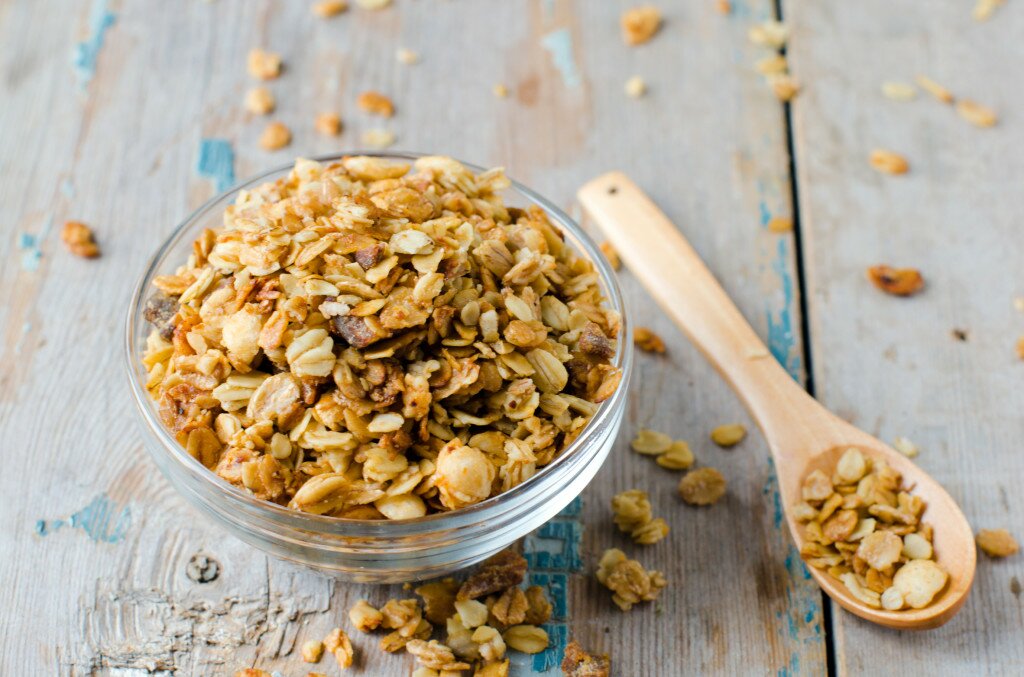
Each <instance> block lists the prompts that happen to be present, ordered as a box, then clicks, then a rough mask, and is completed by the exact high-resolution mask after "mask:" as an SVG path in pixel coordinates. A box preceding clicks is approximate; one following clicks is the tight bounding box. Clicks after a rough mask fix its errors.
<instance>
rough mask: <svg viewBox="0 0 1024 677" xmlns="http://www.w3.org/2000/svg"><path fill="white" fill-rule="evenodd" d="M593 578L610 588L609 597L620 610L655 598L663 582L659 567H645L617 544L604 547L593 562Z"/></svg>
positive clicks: (626, 609) (664, 584) (664, 582)
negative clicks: (612, 546)
mask: <svg viewBox="0 0 1024 677" xmlns="http://www.w3.org/2000/svg"><path fill="white" fill-rule="evenodd" d="M596 575H597V580H598V581H600V583H601V585H603V586H604V587H606V588H608V589H609V590H611V591H612V601H613V602H615V605H616V606H617V607H619V608H620V609H621V610H623V611H629V610H630V609H632V608H633V605H634V604H639V603H640V602H651V601H653V600H655V599H657V597H658V595H659V594H660V593H661V590H662V588H664V587H665V586H666V585H667V582H666V581H665V577H664V576H663V575H662V573H661V572H660V571H647V570H646V569H644V567H643V565H642V564H640V562H638V561H636V560H635V559H629V558H627V557H626V554H625V553H624V552H622V551H621V550H619V549H618V548H612V549H610V550H605V552H604V555H602V556H601V561H600V562H598V565H597V574H596Z"/></svg>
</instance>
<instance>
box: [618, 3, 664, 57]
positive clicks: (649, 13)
mask: <svg viewBox="0 0 1024 677" xmlns="http://www.w3.org/2000/svg"><path fill="white" fill-rule="evenodd" d="M620 23H621V24H622V39H623V41H625V43H626V44H627V45H629V46H630V47H634V46H636V45H642V44H643V43H645V42H647V41H649V40H650V39H651V38H653V37H654V34H655V33H657V32H658V29H659V28H661V12H660V11H659V10H658V8H657V7H653V6H651V5H646V6H644V7H634V8H633V9H629V10H626V11H625V12H623V14H622V17H621V19H620Z"/></svg>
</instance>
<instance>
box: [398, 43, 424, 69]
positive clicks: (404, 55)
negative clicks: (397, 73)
mask: <svg viewBox="0 0 1024 677" xmlns="http://www.w3.org/2000/svg"><path fill="white" fill-rule="evenodd" d="M395 58H396V59H398V63H404V64H405V65H406V66H412V65H414V64H418V63H419V62H420V55H419V54H417V53H416V52H414V51H412V50H411V49H409V48H407V47H399V48H398V51H396V52H395Z"/></svg>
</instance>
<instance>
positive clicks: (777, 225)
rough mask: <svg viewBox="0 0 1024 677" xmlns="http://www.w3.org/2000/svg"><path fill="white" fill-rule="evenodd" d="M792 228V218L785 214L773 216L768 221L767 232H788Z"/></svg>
mask: <svg viewBox="0 0 1024 677" xmlns="http://www.w3.org/2000/svg"><path fill="white" fill-rule="evenodd" d="M792 230H793V219H789V218H786V217H785V216H775V217H772V219H771V220H770V221H769V222H768V232H770V233H789V232H792Z"/></svg>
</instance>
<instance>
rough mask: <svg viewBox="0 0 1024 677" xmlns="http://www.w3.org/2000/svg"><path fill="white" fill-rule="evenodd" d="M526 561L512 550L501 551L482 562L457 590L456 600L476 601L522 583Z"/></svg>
mask: <svg viewBox="0 0 1024 677" xmlns="http://www.w3.org/2000/svg"><path fill="white" fill-rule="evenodd" d="M525 575H526V560H525V559H523V556H522V555H520V554H519V553H518V552H515V551H514V550H502V551H501V552H499V553H498V554H496V555H494V556H492V557H490V558H488V559H486V560H484V562H483V564H481V565H480V569H479V570H478V571H477V572H476V573H475V574H473V575H472V576H470V577H469V578H468V579H467V580H466V582H465V583H463V584H462V587H461V588H459V593H458V595H457V597H456V598H457V599H477V598H478V597H483V596H485V595H490V594H491V593H494V592H499V591H501V590H504V589H505V588H508V587H511V586H513V585H519V584H520V583H522V582H523V577H524V576H525Z"/></svg>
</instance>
